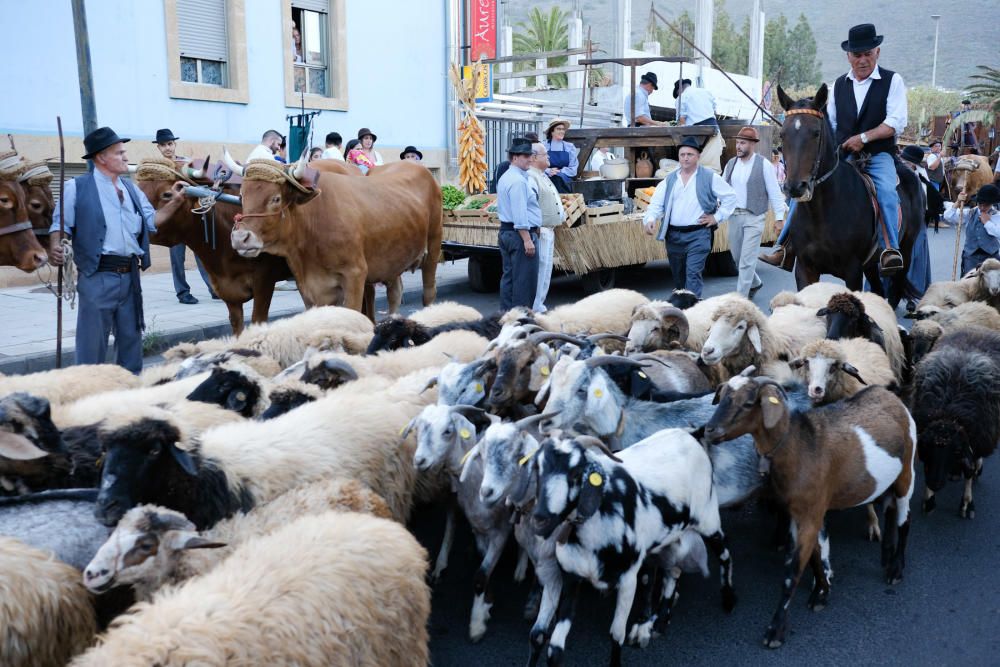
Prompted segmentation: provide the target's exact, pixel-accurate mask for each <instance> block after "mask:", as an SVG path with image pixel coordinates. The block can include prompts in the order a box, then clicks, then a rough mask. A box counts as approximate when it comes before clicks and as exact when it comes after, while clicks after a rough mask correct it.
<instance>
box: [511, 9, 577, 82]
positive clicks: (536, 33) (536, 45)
mask: <svg viewBox="0 0 1000 667" xmlns="http://www.w3.org/2000/svg"><path fill="white" fill-rule="evenodd" d="M566 17H567V14H566V12H565V11H563V10H562V9H560V8H559V7H552V9H550V10H549V13H548V14H543V13H542V12H541V10H539V9H538V8H537V7H535V8H534V9H532V10H531V13H530V14H529V15H528V22H527V23H524V22H521V23H518V24H517V30H516V32H515V33H514V53H543V52H545V51H562V50H565V49H568V48H569V28H568V27H567V25H566ZM566 63H567V59H566V57H562V58H549V60H548V66H549V67H559V66H562V65H565V64H566ZM516 69H518V70H522V71H523V70H530V69H535V64H534V62H533V61H528V62H525V63H520V64H519V65H518V67H517V68H516ZM548 81H549V85H550V86H552V87H554V88H565V87H566V82H567V79H566V75H565V74H550V75H549V77H548Z"/></svg>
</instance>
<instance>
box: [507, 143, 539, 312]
mask: <svg viewBox="0 0 1000 667" xmlns="http://www.w3.org/2000/svg"><path fill="white" fill-rule="evenodd" d="M507 159H508V160H510V169H508V170H507V171H506V173H504V175H503V176H501V177H500V182H499V183H497V215H498V216H499V217H500V235H499V242H498V245H499V246H500V259H501V260H502V262H503V275H502V276H501V277H500V309H501V310H504V311H507V310H510V309H511V308H513V307H514V306H524V307H525V308H531V307H532V306H533V305H534V303H535V291H536V289H537V287H538V254H537V252H536V244H537V243H538V228H539V226H540V225H541V224H542V212H541V210H540V209H539V208H538V186H536V185H535V183H534V181H532V180H531V179H530V178H529V177H528V165H529V164H530V162H531V143H530V142H528V141H527V140H526V139H515V140H514V141H513V142H512V143H511V145H510V148H509V149H507Z"/></svg>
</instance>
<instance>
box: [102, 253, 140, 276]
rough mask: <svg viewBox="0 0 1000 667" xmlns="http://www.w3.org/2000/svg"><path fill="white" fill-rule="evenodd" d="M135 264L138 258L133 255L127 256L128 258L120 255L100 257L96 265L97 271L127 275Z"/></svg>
mask: <svg viewBox="0 0 1000 667" xmlns="http://www.w3.org/2000/svg"><path fill="white" fill-rule="evenodd" d="M137 262H138V257H136V256H135V255H129V256H128V257H123V256H121V255H101V259H100V261H98V263H97V270H98V271H110V272H112V273H129V272H131V271H132V267H133V266H135V265H136V264H137Z"/></svg>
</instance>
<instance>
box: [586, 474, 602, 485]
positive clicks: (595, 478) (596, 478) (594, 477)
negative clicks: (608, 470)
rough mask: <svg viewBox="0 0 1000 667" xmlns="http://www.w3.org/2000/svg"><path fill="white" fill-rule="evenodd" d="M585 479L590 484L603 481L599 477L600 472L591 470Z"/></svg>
mask: <svg viewBox="0 0 1000 667" xmlns="http://www.w3.org/2000/svg"><path fill="white" fill-rule="evenodd" d="M587 481H588V482H590V485H591V486H600V485H601V484H603V483H604V478H603V477H601V473H599V472H592V473H590V476H589V477H587Z"/></svg>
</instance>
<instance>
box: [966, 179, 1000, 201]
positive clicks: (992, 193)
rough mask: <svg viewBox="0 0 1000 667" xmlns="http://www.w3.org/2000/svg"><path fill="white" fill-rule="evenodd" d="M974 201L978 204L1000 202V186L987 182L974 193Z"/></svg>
mask: <svg viewBox="0 0 1000 667" xmlns="http://www.w3.org/2000/svg"><path fill="white" fill-rule="evenodd" d="M972 201H974V202H976V203H977V204H1000V188H998V187H997V186H995V185H993V184H992V183H987V184H986V185H984V186H983V187H981V188H979V192H977V193H976V194H975V195H973V197H972Z"/></svg>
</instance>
